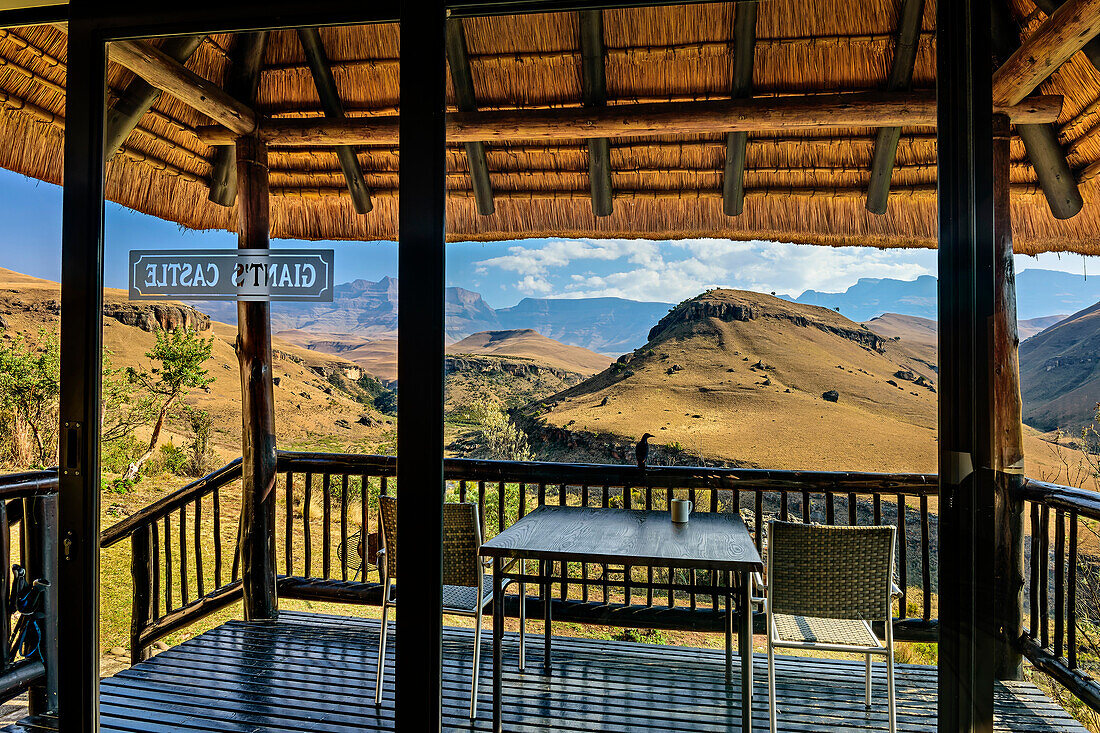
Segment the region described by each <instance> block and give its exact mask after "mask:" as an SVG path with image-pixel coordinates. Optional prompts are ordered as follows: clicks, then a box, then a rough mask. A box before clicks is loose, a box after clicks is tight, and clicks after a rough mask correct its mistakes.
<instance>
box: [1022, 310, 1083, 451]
mask: <svg viewBox="0 0 1100 733" xmlns="http://www.w3.org/2000/svg"><path fill="white" fill-rule="evenodd" d="M1098 353H1100V303H1097V304H1096V305H1093V306H1091V307H1089V308H1086V309H1085V310H1083V311H1080V312H1078V313H1075V314H1073V315H1072V316H1070V317H1069V318H1066V319H1065V320H1063V321H1061V322H1060V323H1057V324H1055V325H1054V326H1052V327H1050V328H1048V329H1047V330H1045V331H1043V332H1042V333H1040V334H1039V335H1037V336H1033V337H1032V338H1029V339H1028V340H1027V341H1025V342H1024V343H1023V344H1021V345H1020V383H1021V387H1022V389H1023V394H1024V422H1026V423H1027V424H1028V425H1031V426H1033V427H1035V428H1036V429H1038V430H1043V431H1047V430H1056V429H1062V430H1066V431H1069V432H1074V433H1075V432H1078V431H1079V430H1080V429H1081V427H1083V426H1085V425H1087V424H1089V423H1091V422H1092V419H1093V417H1094V416H1095V414H1096V408H1097V402H1098V401H1100V360H1098V359H1097V354H1098Z"/></svg>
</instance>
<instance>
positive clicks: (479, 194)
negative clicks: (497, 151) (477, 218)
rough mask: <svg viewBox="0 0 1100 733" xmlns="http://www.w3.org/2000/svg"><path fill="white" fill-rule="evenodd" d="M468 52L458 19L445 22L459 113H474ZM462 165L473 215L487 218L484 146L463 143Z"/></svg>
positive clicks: (490, 205)
mask: <svg viewBox="0 0 1100 733" xmlns="http://www.w3.org/2000/svg"><path fill="white" fill-rule="evenodd" d="M468 51H469V49H468V48H467V47H466V31H465V29H464V28H463V26H462V19H461V18H448V19H447V65H448V66H449V67H450V69H451V84H452V85H453V86H454V89H455V106H456V107H458V110H459V111H460V112H476V111H477V99H476V98H475V96H474V77H473V74H472V73H471V72H470V57H469V53H468ZM465 148H466V161H467V163H468V164H469V166H470V184H471V188H472V190H473V192H474V202H475V203H476V204H477V213H479V214H481V215H482V216H490V215H492V213H493V212H494V211H496V204H495V203H494V202H493V184H492V182H491V181H490V180H489V161H488V159H487V158H486V157H485V144H484V143H482V142H481V141H480V140H479V141H477V142H469V143H465Z"/></svg>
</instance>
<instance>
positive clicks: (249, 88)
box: [209, 31, 267, 206]
mask: <svg viewBox="0 0 1100 733" xmlns="http://www.w3.org/2000/svg"><path fill="white" fill-rule="evenodd" d="M266 46H267V31H260V32H257V33H238V34H237V39H236V43H235V45H234V46H233V50H232V51H231V52H230V57H229V69H228V71H227V72H226V77H225V91H227V92H229V94H231V95H232V96H233V97H234V98H235V99H237V100H239V101H241V102H243V103H245V104H247V105H249V106H252V105H255V103H256V92H257V90H258V89H259V86H260V69H261V67H262V66H263V60H264V49H265V48H266ZM212 164H213V172H212V173H211V174H210V195H209V199H210V200H211V201H213V202H214V203H216V204H219V205H221V206H232V205H233V202H234V201H235V200H236V198H237V155H236V153H235V152H234V148H233V146H232V145H219V146H218V147H216V148H215V149H214V158H213V162H212Z"/></svg>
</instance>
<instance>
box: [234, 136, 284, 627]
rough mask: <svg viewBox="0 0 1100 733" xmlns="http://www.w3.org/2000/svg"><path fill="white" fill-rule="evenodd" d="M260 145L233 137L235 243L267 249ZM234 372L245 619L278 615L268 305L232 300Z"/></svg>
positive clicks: (264, 168)
mask: <svg viewBox="0 0 1100 733" xmlns="http://www.w3.org/2000/svg"><path fill="white" fill-rule="evenodd" d="M267 171H268V168H267V146H266V145H264V144H263V143H262V142H261V141H259V140H257V139H256V138H255V137H252V136H246V137H242V138H239V139H238V140H237V197H238V205H237V246H238V248H240V249H269V247H270V242H269V241H268V236H269V233H270V231H271V224H270V200H269V198H268V186H267ZM237 322H238V326H237V360H238V362H239V363H240V369H241V412H242V422H243V431H242V438H241V459H242V464H241V475H242V480H241V484H242V488H243V491H244V495H243V499H242V502H241V577H242V579H243V581H244V617H245V618H246V619H270V618H275V617H276V616H277V615H278V612H279V608H278V600H277V598H276V595H275V475H276V455H275V397H274V389H273V386H272V382H271V304H270V303H267V302H265V301H238V303H237Z"/></svg>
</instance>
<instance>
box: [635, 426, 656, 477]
mask: <svg viewBox="0 0 1100 733" xmlns="http://www.w3.org/2000/svg"><path fill="white" fill-rule="evenodd" d="M652 437H653V436H652V435H650V434H649V433H646V434H645V435H643V436H642V439H641V440H639V441H638V445H636V446H634V455H635V456H636V457H637V458H638V468H641V469H645V459H646V458H647V457H649V439H650V438H652Z"/></svg>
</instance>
